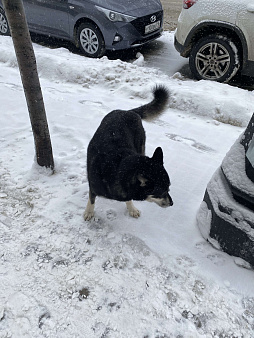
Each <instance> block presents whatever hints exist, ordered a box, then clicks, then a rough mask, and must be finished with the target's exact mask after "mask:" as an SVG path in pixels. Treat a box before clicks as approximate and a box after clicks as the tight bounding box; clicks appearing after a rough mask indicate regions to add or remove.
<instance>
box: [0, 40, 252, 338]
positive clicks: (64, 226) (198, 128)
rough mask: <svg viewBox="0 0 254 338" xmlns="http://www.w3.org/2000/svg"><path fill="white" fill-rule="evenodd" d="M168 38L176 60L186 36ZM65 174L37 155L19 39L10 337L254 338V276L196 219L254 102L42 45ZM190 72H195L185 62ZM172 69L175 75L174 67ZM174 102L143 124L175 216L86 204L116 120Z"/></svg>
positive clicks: (144, 206)
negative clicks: (90, 215)
mask: <svg viewBox="0 0 254 338" xmlns="http://www.w3.org/2000/svg"><path fill="white" fill-rule="evenodd" d="M161 41H162V42H163V43H164V44H165V45H167V48H171V49H172V55H173V57H172V60H168V62H170V63H171V67H172V65H175V68H176V69H177V67H178V65H179V64H181V63H183V60H182V59H180V57H178V56H177V53H176V52H175V51H174V47H173V33H165V34H164V36H163V37H162V38H161ZM34 48H35V52H36V56H37V62H38V69H39V75H40V78H41V84H42V89H43V94H44V100H45V105H46V111H47V116H48V123H49V127H50V132H51V139H52V144H53V151H54V157H55V163H56V172H55V174H54V175H49V172H48V171H46V170H44V169H41V168H39V167H38V166H37V165H36V164H35V163H34V162H33V160H34V144H33V136H32V132H31V127H30V121H29V117H28V113H27V108H26V103H25V99H24V94H23V91H22V85H21V82H20V76H19V72H18V69H17V63H16V60H15V56H14V52H13V48H12V43H11V39H10V38H9V37H0V51H1V53H0V92H1V97H0V102H1V116H0V123H1V126H2V127H1V132H0V147H1V148H0V149H1V150H0V151H1V160H0V161H1V167H0V187H1V191H0V207H1V209H0V244H1V246H0V262H1V264H0V286H1V287H0V337H1V338H2V337H15V338H20V337H25V338H27V337H32V338H36V337H54V338H67V337H68V338H69V337H70V338H75V337H81V338H83V337H85V338H87V337H88V338H90V337H91V338H93V337H96V338H97V337H105V338H106V337H114V338H120V337H124V338H144V337H147V338H148V337H149V338H155V337H156V338H162V337H164V338H165V337H178V338H185V337H187V338H189V337H193V338H195V337H244V338H245V337H252V336H253V329H254V283H253V277H254V272H253V271H252V270H247V269H244V268H242V267H241V266H238V265H236V264H235V260H234V257H230V256H228V255H227V254H225V253H223V252H221V251H217V250H216V249H214V248H213V247H211V246H210V245H209V244H208V243H207V242H206V241H205V240H204V239H203V238H202V236H201V235H200V232H199V230H198V229H197V226H196V222H195V217H196V213H197V210H198V208H199V206H200V203H201V201H202V198H203V194H204V191H205V188H206V185H207V183H208V181H209V180H210V178H211V176H212V174H213V173H214V171H215V170H216V169H217V167H218V166H219V165H220V163H221V161H222V159H223V158H224V156H225V154H226V152H227V151H228V150H229V148H230V146H231V145H232V144H233V142H234V141H235V140H236V138H237V137H238V136H239V135H240V134H241V133H242V131H243V130H244V127H245V126H246V124H247V123H248V120H249V118H250V116H251V115H252V113H253V104H252V102H253V99H254V94H253V92H250V91H245V90H243V89H239V88H236V87H231V86H229V85H226V84H218V83H212V82H209V81H206V82H205V81H200V82H196V81H193V80H189V79H186V78H184V77H182V76H181V75H180V74H179V73H175V74H174V75H173V76H171V77H169V76H168V75H165V74H163V73H162V72H160V71H158V70H156V69H152V68H148V67H147V65H146V60H145V59H144V58H143V57H142V55H140V56H139V58H138V59H137V60H136V61H134V62H132V63H126V62H122V61H120V60H113V61H109V60H108V59H107V58H102V59H100V60H92V59H87V58H85V57H82V56H79V55H74V54H71V53H70V52H69V51H68V50H65V49H63V48H60V49H55V50H51V49H49V48H45V47H42V46H39V45H34ZM184 62H186V61H184ZM172 69H173V68H172ZM155 83H162V84H165V85H166V86H167V87H168V89H169V90H170V93H171V99H170V104H169V106H168V109H167V110H166V112H165V114H164V115H163V116H162V117H160V118H159V119H158V120H156V121H154V122H153V123H144V127H145V129H146V133H147V149H146V150H147V155H148V156H151V155H152V153H153V151H154V149H155V148H156V147H157V146H162V148H163V150H164V156H165V159H164V161H165V167H166V169H167V171H168V173H169V175H170V178H171V181H172V189H171V196H172V197H173V200H174V206H173V207H171V208H168V209H161V208H159V207H158V206H157V205H155V204H151V203H148V202H136V203H135V205H136V206H137V207H138V208H139V209H140V210H141V213H142V214H141V217H140V218H139V219H132V218H130V217H129V216H128V215H127V212H126V210H125V205H124V203H120V202H115V201H109V200H105V199H102V198H98V199H97V201H96V207H95V212H96V219H95V220H94V221H92V222H85V221H84V220H83V217H82V215H83V212H84V209H85V205H86V202H87V197H88V196H87V194H88V182H87V178H86V148H87V145H88V142H89V140H90V139H91V137H92V135H93V133H94V131H95V130H96V128H97V126H98V125H99V123H100V121H101V119H102V117H103V116H105V115H106V114H107V113H108V112H109V111H111V110H113V109H118V108H119V109H121V108H122V109H129V108H133V107H136V106H139V105H141V104H144V103H146V102H148V101H149V100H150V99H151V97H152V95H151V88H152V87H153V86H154V84H155Z"/></svg>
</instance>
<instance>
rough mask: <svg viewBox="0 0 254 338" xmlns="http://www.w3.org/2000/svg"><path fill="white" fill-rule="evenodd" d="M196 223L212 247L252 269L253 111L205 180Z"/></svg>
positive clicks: (253, 220) (253, 218) (253, 254)
mask: <svg viewBox="0 0 254 338" xmlns="http://www.w3.org/2000/svg"><path fill="white" fill-rule="evenodd" d="M197 225H198V227H199V229H200V231H201V234H202V235H203V237H204V238H205V239H206V240H207V241H208V242H210V243H211V244H212V245H213V246H215V247H216V248H217V249H221V250H223V251H225V252H227V253H228V254H230V255H232V256H236V257H238V259H237V260H238V263H239V264H240V265H242V266H245V267H252V268H254V114H253V116H252V118H251V120H250V122H249V124H248V126H247V128H246V130H245V132H244V133H243V134H242V135H241V136H240V138H239V139H238V140H237V141H236V142H235V143H234V145H233V146H232V147H231V149H230V150H229V152H228V153H227V155H226V156H225V158H224V160H223V161H222V164H221V166H220V168H219V169H218V170H217V171H216V172H215V174H214V175H213V177H212V178H211V180H210V182H209V183H208V185H207V189H206V191H205V195H204V199H203V202H202V203H201V206H200V208H199V210H198V213H197ZM239 258H240V259H241V260H239ZM246 262H247V264H246Z"/></svg>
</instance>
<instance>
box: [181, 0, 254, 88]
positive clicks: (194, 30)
mask: <svg viewBox="0 0 254 338" xmlns="http://www.w3.org/2000/svg"><path fill="white" fill-rule="evenodd" d="M175 48H176V49H177V51H178V52H179V53H180V54H181V55H182V56H183V57H189V65H190V69H191V71H192V73H193V75H194V77H195V78H197V79H198V80H201V79H206V80H213V81H218V82H228V81H229V80H230V79H232V78H233V76H235V75H236V73H237V72H240V73H241V74H243V75H248V76H252V77H253V76H254V0H183V8H182V11H181V14H180V16H179V19H178V24H177V29H176V32H175Z"/></svg>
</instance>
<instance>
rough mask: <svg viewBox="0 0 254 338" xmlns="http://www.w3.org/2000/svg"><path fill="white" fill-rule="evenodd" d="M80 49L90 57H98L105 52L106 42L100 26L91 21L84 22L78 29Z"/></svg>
mask: <svg viewBox="0 0 254 338" xmlns="http://www.w3.org/2000/svg"><path fill="white" fill-rule="evenodd" d="M77 38H78V45H79V48H80V50H81V51H82V52H83V53H84V54H85V55H86V56H88V57H92V58H97V57H101V56H103V54H104V53H105V42H104V39H103V36H102V34H101V32H100V30H99V28H98V27H97V26H96V25H94V24H92V23H90V22H87V23H82V24H81V25H80V26H79V28H78V31H77Z"/></svg>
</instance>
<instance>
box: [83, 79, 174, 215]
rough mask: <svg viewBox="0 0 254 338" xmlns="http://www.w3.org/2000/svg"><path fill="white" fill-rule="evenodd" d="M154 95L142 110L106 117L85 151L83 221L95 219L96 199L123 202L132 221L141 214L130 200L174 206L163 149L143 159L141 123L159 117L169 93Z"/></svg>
mask: <svg viewBox="0 0 254 338" xmlns="http://www.w3.org/2000/svg"><path fill="white" fill-rule="evenodd" d="M153 96H154V98H153V100H152V101H151V102H150V103H148V104H145V105H143V106H141V107H138V108H134V109H131V110H114V111H112V112H110V113H109V114H107V115H106V116H105V117H104V118H103V120H102V122H101V124H100V126H99V127H98V129H97V131H96V132H95V134H94V136H93V138H92V139H91V141H90V143H89V145H88V149H87V175H88V182H89V199H88V202H87V206H86V209H85V213H84V219H85V220H86V221H89V220H91V219H92V218H93V217H94V205H95V198H96V196H102V197H105V198H108V199H113V200H117V201H124V202H126V206H127V209H128V211H129V215H130V216H132V217H135V218H138V217H139V216H140V211H139V210H138V209H136V208H135V206H134V204H133V202H132V200H137V201H144V200H146V201H149V202H155V203H157V204H158V205H159V206H160V207H163V208H165V207H169V206H172V205H173V201H172V198H171V197H170V195H169V193H168V191H169V186H170V179H169V176H168V174H167V172H166V170H165V169H164V166H163V152H162V149H161V148H160V147H158V148H156V150H155V151H154V154H153V156H152V157H151V158H149V157H147V156H145V141H146V136H145V130H144V128H143V125H142V121H141V120H142V119H143V120H148V121H149V120H152V119H154V118H156V117H158V116H159V115H160V114H161V113H162V112H163V110H164V109H165V108H166V105H167V103H168V99H169V93H168V90H167V89H166V88H165V87H164V86H162V85H160V86H156V87H155V88H154V89H153Z"/></svg>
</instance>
